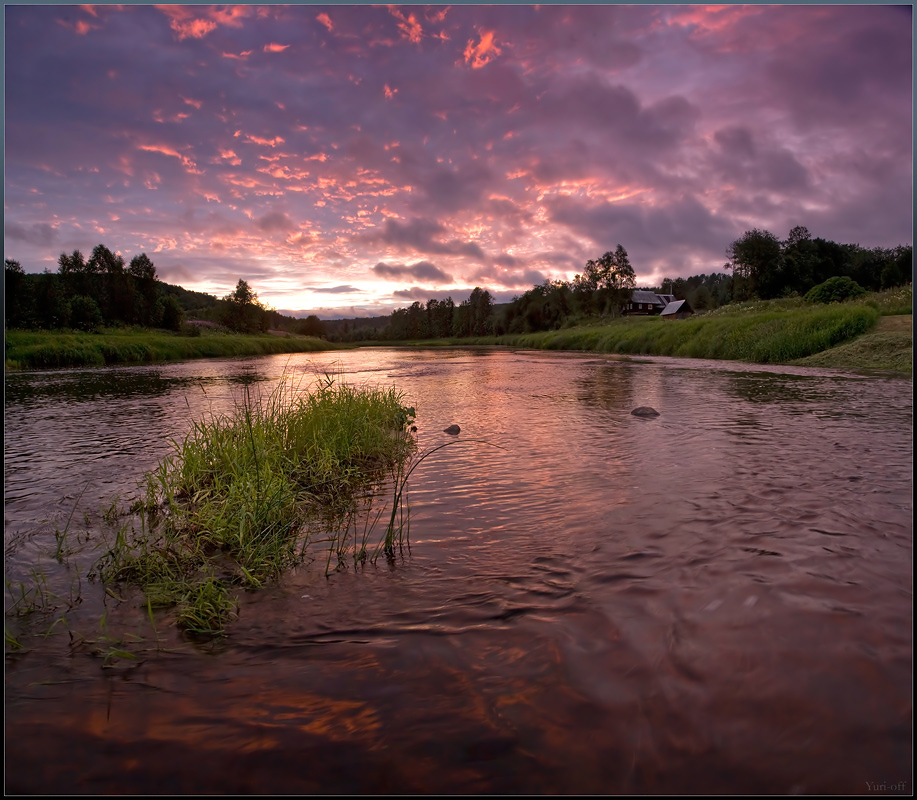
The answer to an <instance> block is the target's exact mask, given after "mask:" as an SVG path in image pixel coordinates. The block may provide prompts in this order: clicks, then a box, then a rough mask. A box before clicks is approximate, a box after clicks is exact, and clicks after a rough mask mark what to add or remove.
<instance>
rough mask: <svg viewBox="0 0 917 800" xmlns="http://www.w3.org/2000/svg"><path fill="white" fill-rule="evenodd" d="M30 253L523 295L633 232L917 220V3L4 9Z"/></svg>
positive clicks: (713, 241) (429, 291)
mask: <svg viewBox="0 0 917 800" xmlns="http://www.w3.org/2000/svg"><path fill="white" fill-rule="evenodd" d="M5 15H6V18H5V24H6V28H5V34H6V35H5V48H6V53H5V57H6V108H5V113H6V118H5V135H6V153H5V192H6V196H5V256H6V257H7V258H15V259H18V260H19V261H21V263H22V264H23V267H24V268H25V269H26V271H27V272H41V271H42V270H44V269H50V270H56V268H57V257H58V256H59V254H60V253H61V252H64V251H66V252H70V251H72V250H74V249H80V250H82V251H83V252H84V254H86V255H88V254H89V253H90V252H91V250H92V248H93V247H94V246H95V245H96V244H99V243H103V244H105V245H107V246H108V247H110V248H111V249H113V250H116V251H119V252H121V253H122V254H123V255H124V256H125V258H126V259H128V260H129V259H130V258H131V257H132V256H133V255H136V254H137V253H140V252H142V251H143V252H146V253H147V254H148V255H149V256H150V257H151V258H152V259H153V261H154V263H155V264H156V267H157V270H158V272H159V275H160V277H161V278H163V279H164V280H166V281H168V282H170V283H179V284H181V285H183V286H185V287H187V288H189V289H196V290H198V291H204V292H208V293H211V294H216V295H219V296H222V295H223V294H226V293H227V292H228V291H230V290H231V289H232V288H233V286H234V285H235V283H236V281H237V280H238V279H239V278H244V279H246V280H247V281H249V283H250V284H251V285H252V287H253V288H254V289H255V291H257V292H258V293H259V295H260V297H261V299H262V300H264V301H266V302H267V303H269V304H270V305H272V306H274V307H276V308H278V309H282V310H295V311H321V313H322V315H323V316H360V315H365V314H370V313H387V312H388V311H390V310H391V309H392V308H394V307H398V306H405V305H408V304H409V303H410V302H411V301H413V300H415V299H417V300H421V301H425V300H427V299H429V298H431V297H438V298H442V297H445V296H446V295H451V296H452V297H453V298H454V299H455V300H456V301H459V300H461V299H464V297H466V296H467V294H468V291H469V290H470V289H471V288H473V287H474V286H481V287H484V288H487V289H489V290H490V291H491V292H492V294H494V296H495V297H496V298H497V299H498V300H501V301H503V300H508V299H510V298H511V297H512V296H513V295H514V294H519V293H521V292H523V291H525V290H527V289H529V288H531V287H532V285H534V284H535V283H539V282H541V281H542V280H544V279H546V278H551V279H553V278H564V279H568V278H571V277H572V276H573V275H574V274H575V273H577V272H581V271H582V269H583V265H584V264H585V262H586V260H587V259H590V258H596V257H598V256H600V255H601V254H602V253H604V252H605V251H607V250H613V249H614V247H615V246H616V245H617V244H618V243H620V244H622V245H623V246H624V247H625V248H626V249H627V251H628V253H629V255H630V259H631V262H632V264H633V266H634V268H635V270H636V272H637V277H638V282H639V283H640V284H641V285H653V284H658V282H659V281H660V280H661V279H662V278H663V277H664V276H669V277H677V276H684V277H686V276H689V275H695V274H699V273H702V272H706V273H710V272H718V271H722V268H723V264H724V261H725V255H724V251H725V248H726V246H727V245H728V244H729V242H730V241H732V240H733V239H735V238H737V237H738V236H740V235H741V234H742V233H743V232H744V231H746V230H748V229H750V228H752V227H758V228H766V229H768V230H770V231H772V232H773V233H775V234H776V235H777V236H778V237H780V238H785V237H786V235H787V233H788V232H789V230H790V228H791V227H793V226H794V225H805V226H807V227H808V228H809V230H810V231H811V232H812V234H813V236H821V237H824V238H827V239H833V240H835V241H839V242H855V243H859V244H861V245H862V246H864V247H873V246H883V247H893V246H895V245H898V244H911V243H912V241H913V231H912V224H913V207H912V197H913V156H912V120H913V108H912V86H911V77H912V64H911V58H912V56H911V53H912V21H911V8H910V7H909V6H874V5H866V6H817V5H816V6H804V7H803V6H773V7H764V6H745V7H742V6H718V7H717V6H714V7H700V6H640V5H631V6H611V5H609V6H580V7H571V6H546V7H540V8H537V7H534V6H500V5H492V6H452V7H450V6H428V7H422V6H392V7H369V6H324V7H322V6H302V5H300V6H220V7H205V6H161V7H154V6H123V7H115V6H83V7H80V6H6V8H5Z"/></svg>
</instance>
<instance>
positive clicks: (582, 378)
mask: <svg viewBox="0 0 917 800" xmlns="http://www.w3.org/2000/svg"><path fill="white" fill-rule="evenodd" d="M325 372H329V373H333V374H336V375H337V376H338V379H345V380H347V381H348V382H350V383H353V384H357V385H360V384H374V385H383V386H391V385H395V386H397V387H398V388H400V389H402V390H403V391H404V392H405V396H406V399H407V402H408V404H410V405H413V406H414V407H415V408H416V412H417V426H418V431H417V434H416V435H417V438H418V446H419V448H420V451H421V452H424V451H426V450H428V449H430V448H433V447H436V446H437V445H440V444H444V443H446V442H456V444H455V445H450V446H449V447H446V448H443V449H441V450H438V451H437V452H436V453H435V454H433V455H431V456H430V457H429V458H427V459H425V460H424V461H423V462H422V463H421V464H420V465H419V466H418V468H417V469H416V470H415V472H414V473H413V475H412V477H411V482H410V492H409V498H410V508H411V515H410V545H409V547H407V548H404V549H403V550H402V551H400V552H398V553H397V554H396V556H395V557H394V558H392V559H388V560H386V559H380V560H378V561H377V562H376V563H375V564H367V565H365V566H364V567H358V568H354V567H352V566H351V567H349V568H347V569H343V570H340V571H338V572H334V573H332V574H331V575H330V576H328V577H326V576H325V571H324V560H323V559H322V558H321V557H320V556H321V553H320V552H316V560H315V561H314V562H308V563H306V564H304V565H303V566H302V567H300V568H298V569H296V570H295V571H294V572H293V573H291V574H290V575H289V576H287V577H286V578H285V579H283V580H282V581H280V582H278V583H276V584H274V585H271V586H269V587H267V588H266V589H264V590H262V591H259V592H251V593H247V594H244V595H243V596H242V597H241V599H240V610H239V617H238V619H237V620H235V621H234V622H233V623H232V624H231V625H230V627H229V629H228V636H226V637H225V638H224V639H221V640H216V641H213V642H194V641H191V640H189V639H187V638H185V637H183V636H181V635H180V634H179V633H177V632H176V631H175V630H174V629H172V628H169V627H168V626H167V625H164V624H163V622H162V619H160V620H159V621H158V622H157V620H156V619H154V620H152V621H151V620H150V619H149V618H148V615H147V612H146V609H145V608H140V607H139V603H138V602H136V601H135V600H134V601H131V600H128V599H125V602H121V603H118V602H117V601H116V600H115V599H114V598H112V597H110V596H105V595H103V594H102V592H101V590H100V587H98V586H97V585H96V584H94V583H92V582H91V581H89V580H88V578H87V576H86V573H87V571H88V565H89V563H90V561H91V559H92V557H93V555H95V556H97V555H98V550H97V549H95V548H97V547H98V545H99V541H100V537H101V536H102V531H103V528H104V526H103V525H102V522H101V515H102V511H103V510H104V509H105V508H106V507H107V506H108V505H110V504H111V501H112V499H113V498H115V497H119V498H122V500H124V499H125V498H127V499H129V498H130V497H131V495H132V493H136V492H137V486H138V482H139V481H140V480H141V479H142V478H143V475H144V474H145V473H146V472H147V471H149V470H151V469H153V468H154V467H155V466H156V464H157V462H158V461H159V459H161V458H162V457H163V456H164V455H166V454H167V453H168V452H169V449H170V440H171V439H173V438H174V439H180V438H181V437H182V436H184V434H185V433H187V432H188V430H189V428H190V426H191V423H192V420H194V419H200V418H202V417H204V416H206V415H209V414H214V413H220V412H221V411H222V410H225V409H227V408H228V407H229V406H231V405H232V403H234V402H236V401H237V400H238V399H239V398H240V396H241V393H242V392H243V391H245V390H246V389H247V390H248V391H250V392H251V391H259V392H268V391H270V389H271V387H273V386H274V385H275V384H276V383H277V381H279V380H281V379H282V376H284V375H287V376H294V377H296V379H297V380H299V381H301V382H302V383H303V385H305V384H308V383H309V382H310V381H311V380H312V379H313V378H314V377H315V376H318V375H322V374H323V373H325ZM5 390H6V401H5V417H4V428H5V440H4V480H5V555H6V558H5V562H6V570H5V572H6V578H7V597H6V607H7V611H8V614H7V632H8V636H9V635H13V637H14V638H16V639H17V640H19V641H21V644H23V645H24V648H23V649H21V650H20V649H17V648H16V647H11V646H10V645H9V643H8V645H7V655H6V665H5V666H6V708H5V712H6V738H5V741H6V745H5V756H6V788H7V791H8V792H10V793H40V794H55V793H59V794H110V793H124V794H183V793H184V794H195V793H202V794H204V793H225V794H398V793H414V794H433V793H435V794H625V793H640V794H703V793H713V794H716V793H738V794H742V793H763V794H786V793H844V794H851V793H852V794H866V793H875V792H879V793H901V794H910V793H911V792H912V789H913V787H912V784H911V778H912V753H913V741H912V722H913V720H912V677H913V671H912V670H913V661H912V654H913V650H912V646H913V638H912V623H913V595H912V589H913V562H912V553H913V551H912V531H913V527H912V523H913V517H912V510H913V505H912V489H913V455H912V453H913V394H912V383H911V382H910V381H909V380H902V379H897V378H890V377H881V376H865V375H858V374H845V373H841V372H836V371H828V370H818V369H804V368H795V369H794V368H790V367H779V368H778V367H771V368H767V367H757V366H751V365H743V364H738V363H734V362H710V361H696V360H682V359H665V358H647V359H641V360H639V361H634V362H631V361H621V360H614V359H611V358H606V357H603V356H596V355H594V354H562V353H543V352H524V351H517V352H512V351H506V350H490V349H480V350H471V349H443V350H413V351H412V350H401V349H383V348H380V349H372V348H367V349H360V350H355V351H348V352H344V353H341V352H335V353H319V354H309V355H295V356H273V357H263V358H254V359H233V360H222V361H221V360H206V361H189V362H183V363H177V364H169V365H161V366H145V367H122V368H112V369H97V370H60V371H49V372H42V373H28V374H12V375H7V376H6V380H5ZM638 406H652V407H653V408H655V409H657V410H658V411H659V416H658V417H655V418H640V417H636V416H634V415H632V414H631V413H630V412H631V410H632V409H634V408H635V407H638ZM450 424H458V425H460V426H461V429H462V430H461V433H460V434H459V436H458V437H450V436H449V435H448V434H446V433H444V432H443V429H444V428H446V427H447V426H449V425H450ZM491 445H498V447H493V446H491ZM65 528H66V530H67V535H68V539H67V547H68V548H70V547H72V548H73V550H75V551H76V552H74V553H72V554H71V556H70V558H68V559H61V561H60V562H59V561H58V560H56V559H55V557H54V556H55V550H56V547H57V539H56V537H55V534H54V531H55V529H58V530H63V529H65ZM36 586H37V587H38V588H39V589H40V590H41V592H43V594H40V595H35V594H34V593H33V594H29V595H28V598H29V600H28V602H26V600H24V599H23V591H25V587H32V588H31V589H30V591H33V592H34V587H36ZM17 592H18V595H17ZM17 597H18V605H17ZM36 598H39V599H40V601H41V602H39V601H38V600H37V599H36ZM28 603H32V605H33V606H34V607H35V609H36V610H34V611H33V612H32V613H28V614H27V613H24V611H25V609H26V607H27V606H28ZM11 611H12V613H10V612H11ZM100 617H101V620H100ZM153 626H156V627H155V632H154V630H153ZM49 629H50V630H49ZM119 653H120V654H121V655H118V654H119ZM125 653H126V654H129V655H124V654H125Z"/></svg>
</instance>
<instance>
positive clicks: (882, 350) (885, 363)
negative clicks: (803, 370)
mask: <svg viewBox="0 0 917 800" xmlns="http://www.w3.org/2000/svg"><path fill="white" fill-rule="evenodd" d="M792 363H794V364H797V365H799V366H804V367H805V366H808V367H828V368H832V369H864V370H865V369H880V370H891V371H894V372H901V373H905V372H906V373H913V369H914V334H913V317H912V316H911V315H906V316H905V315H901V316H894V317H882V318H881V319H880V320H879V323H878V325H876V327H875V329H874V330H873V331H871V332H870V333H867V334H864V335H863V336H860V337H858V338H857V339H854V340H853V341H852V342H847V343H845V344H841V345H838V346H837V347H833V348H831V349H830V350H824V351H822V352H821V353H816V354H815V355H812V356H808V357H807V358H802V359H799V360H798V361H794V362H792Z"/></svg>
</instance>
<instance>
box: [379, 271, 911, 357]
mask: <svg viewBox="0 0 917 800" xmlns="http://www.w3.org/2000/svg"><path fill="white" fill-rule="evenodd" d="M911 298H912V293H911V287H910V286H908V287H902V288H898V289H893V290H889V291H886V292H877V293H873V294H871V295H869V296H868V297H866V298H864V299H861V300H857V301H851V302H847V303H834V304H831V305H813V304H809V303H805V302H804V301H803V300H802V299H801V298H791V299H786V300H768V301H759V302H748V303H741V304H732V305H729V306H723V307H721V308H719V309H717V310H715V311H711V312H707V313H703V314H695V315H694V316H693V317H690V318H688V319H684V320H663V319H661V318H660V317H623V318H619V319H613V320H595V321H593V322H591V323H589V324H585V325H580V326H577V327H570V328H562V329H560V330H555V331H543V332H538V333H528V334H516V335H507V336H487V337H478V338H473V339H439V340H435V341H429V340H428V341H420V342H412V343H405V342H391V343H387V344H392V345H402V346H403V345H405V344H410V345H412V346H425V347H435V346H457V347H461V346H469V345H503V346H510V347H522V348H529V349H536V350H570V351H587V352H600V353H615V354H620V355H625V356H627V355H631V356H640V355H655V356H675V357H683V358H709V359H726V360H733V361H746V362H752V363H758V364H796V365H809V366H824V367H832V368H838V369H882V370H894V371H898V372H903V373H910V372H912V354H913V346H912V337H911V324H910V320H911ZM892 320H902V322H892Z"/></svg>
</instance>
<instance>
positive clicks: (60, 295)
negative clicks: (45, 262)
mask: <svg viewBox="0 0 917 800" xmlns="http://www.w3.org/2000/svg"><path fill="white" fill-rule="evenodd" d="M4 266H5V270H4V273H5V274H4V290H5V295H6V298H5V300H6V317H5V323H6V327H7V328H49V329H54V328H74V329H76V330H84V331H92V330H96V329H98V328H100V327H102V326H103V325H141V326H144V327H150V328H166V329H169V330H178V329H179V328H180V327H181V324H182V321H183V319H184V312H183V311H182V308H181V306H180V305H179V304H178V302H177V300H176V299H175V298H174V297H172V296H170V295H166V294H165V293H164V292H163V291H162V289H161V286H162V284H161V281H160V280H159V279H158V277H157V275H156V267H155V266H154V264H153V262H152V261H151V260H150V259H149V257H148V256H147V255H146V253H141V254H140V255H137V256H134V257H133V258H132V259H131V260H130V263H129V264H126V265H125V263H124V258H123V257H122V256H121V255H117V254H115V253H112V251H111V250H109V249H108V248H107V247H106V246H105V245H102V244H100V245H98V246H96V247H95V248H93V251H92V255H91V256H90V257H89V258H88V259H86V258H84V257H83V254H82V253H81V252H80V251H79V250H74V251H73V253H70V254H67V253H61V256H60V258H59V259H58V271H57V272H56V273H53V272H49V271H47V270H46V271H45V272H44V273H43V274H40V275H31V274H27V273H26V272H25V271H24V270H23V268H22V265H21V264H20V263H19V262H18V261H15V260H12V259H5V262H4Z"/></svg>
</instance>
